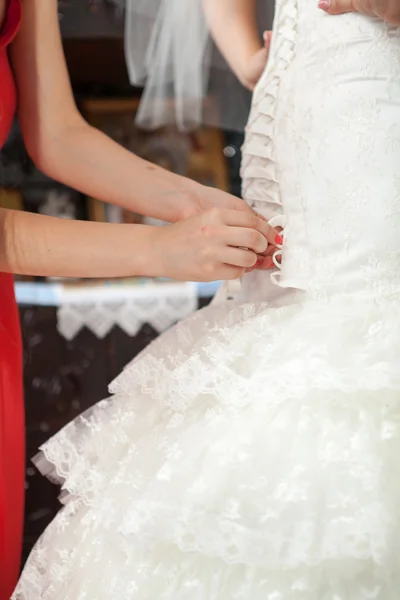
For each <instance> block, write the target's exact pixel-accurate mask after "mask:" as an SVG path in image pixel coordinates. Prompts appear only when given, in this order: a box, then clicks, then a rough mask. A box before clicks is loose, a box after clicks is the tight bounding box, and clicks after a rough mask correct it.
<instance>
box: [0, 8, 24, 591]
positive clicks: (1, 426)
mask: <svg viewBox="0 0 400 600" xmlns="http://www.w3.org/2000/svg"><path fill="white" fill-rule="evenodd" d="M20 21H21V5H20V0H8V2H7V7H6V16H5V20H4V22H3V25H2V27H1V29H0V147H1V146H2V145H3V144H4V142H5V140H6V138H7V136H8V133H9V131H10V127H11V124H12V121H13V117H14V114H15V108H16V92H15V85H14V79H13V76H12V72H11V69H10V65H9V62H8V56H7V46H8V44H9V43H10V42H11V41H12V39H13V37H14V35H15V34H16V32H17V30H18V27H19V24H20ZM24 455H25V448H24V407H23V395H22V347H21V338H20V328H19V319H18V310H17V305H16V302H15V298H14V284H13V277H12V275H8V274H5V273H0V600H9V598H10V595H11V593H12V591H13V588H14V586H15V584H16V582H17V579H18V575H19V567H20V557H21V549H22V527H23V508H24V462H25V456H24Z"/></svg>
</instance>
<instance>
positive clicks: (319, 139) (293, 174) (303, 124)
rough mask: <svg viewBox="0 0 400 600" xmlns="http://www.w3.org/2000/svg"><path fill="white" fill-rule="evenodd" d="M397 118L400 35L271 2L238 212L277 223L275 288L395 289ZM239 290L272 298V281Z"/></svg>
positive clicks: (253, 279) (257, 279)
mask: <svg viewBox="0 0 400 600" xmlns="http://www.w3.org/2000/svg"><path fill="white" fill-rule="evenodd" d="M399 113H400V30H399V29H396V28H393V27H389V26H388V25H386V24H385V23H382V22H380V21H378V20H375V19H371V18H366V17H364V16H362V15H356V14H349V15H344V16H341V17H331V16H328V15H326V14H325V13H323V12H322V11H320V10H319V9H318V8H316V4H315V2H314V1H313V0H305V1H303V2H301V3H300V2H298V1H297V0H281V1H280V2H279V3H278V6H277V11H276V17H275V24H274V34H273V44H272V47H271V54H270V59H269V63H268V66H267V69H266V71H265V73H264V75H263V77H262V78H261V80H260V82H259V84H258V86H257V88H256V90H255V99H254V104H253V108H252V112H251V115H250V119H249V124H248V128H247V135H246V140H245V144H244V149H243V154H244V160H243V169H242V174H243V179H244V185H243V191H244V197H245V199H246V201H247V202H248V203H249V204H250V205H251V206H253V207H254V208H255V209H256V210H258V211H260V212H262V213H263V214H264V215H265V216H266V217H268V218H271V217H272V216H275V215H279V214H281V215H284V217H285V221H286V226H285V244H284V250H283V260H282V267H281V272H280V273H277V274H275V275H274V278H275V281H276V283H277V284H278V286H279V287H281V288H297V289H301V290H304V291H305V292H307V294H310V295H321V294H323V295H326V294H328V295H330V294H332V293H337V292H342V291H343V292H353V291H371V290H372V291H373V292H374V293H387V292H388V291H389V292H390V291H396V290H399V289H400V218H399V216H400V177H399V175H398V164H399V162H400V125H399V119H398V115H399ZM377 157H378V160H377ZM243 289H244V294H245V295H246V293H247V296H249V297H250V299H251V298H252V297H261V298H262V297H264V299H268V297H269V295H270V293H271V282H270V278H269V276H268V274H265V273H254V274H250V275H248V276H246V277H245V278H244V281H243Z"/></svg>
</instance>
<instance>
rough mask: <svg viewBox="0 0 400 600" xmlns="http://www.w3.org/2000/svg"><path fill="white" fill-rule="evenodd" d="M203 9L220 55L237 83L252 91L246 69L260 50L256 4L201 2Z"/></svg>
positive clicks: (225, 0) (234, 0) (247, 0)
mask: <svg viewBox="0 0 400 600" xmlns="http://www.w3.org/2000/svg"><path fill="white" fill-rule="evenodd" d="M203 6H204V11H205V14H206V18H207V20H208V23H209V25H210V29H211V33H212V35H213V38H214V40H215V43H216V44H217V46H218V48H219V49H220V51H221V53H222V54H223V55H224V57H225V59H226V61H227V62H228V63H229V65H230V67H231V68H232V70H233V71H234V73H235V74H236V75H237V77H238V79H239V80H240V81H241V82H242V83H243V84H244V85H245V86H246V87H252V85H251V83H252V82H249V81H248V65H249V62H250V61H251V60H252V58H253V57H254V56H257V55H258V53H259V52H260V49H261V48H262V43H261V41H260V37H259V34H258V28H257V20H256V0H218V2H216V1H215V0H203ZM265 60H266V56H265Z"/></svg>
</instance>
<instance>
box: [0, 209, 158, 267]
mask: <svg viewBox="0 0 400 600" xmlns="http://www.w3.org/2000/svg"><path fill="white" fill-rule="evenodd" d="M156 233H157V232H156V231H155V228H152V227H146V226H142V225H112V224H107V223H92V222H85V221H69V220H67V219H56V218H53V217H45V216H42V215H35V214H32V213H25V212H22V211H11V210H4V209H0V271H2V272H6V273H7V272H8V273H17V274H22V275H39V276H43V277H46V276H59V277H87V278H89V277H99V278H111V277H128V276H133V275H138V276H140V275H143V276H144V275H147V276H151V275H157V273H156V270H157V269H155V268H154V267H155V263H156V261H155V260H154V256H155V254H156V252H157V242H158V238H157V235H154V234H156Z"/></svg>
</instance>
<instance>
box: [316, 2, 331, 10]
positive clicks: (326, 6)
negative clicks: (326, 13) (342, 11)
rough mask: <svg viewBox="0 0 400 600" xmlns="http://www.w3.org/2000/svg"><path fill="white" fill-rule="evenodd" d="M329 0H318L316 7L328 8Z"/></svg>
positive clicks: (329, 5)
mask: <svg viewBox="0 0 400 600" xmlns="http://www.w3.org/2000/svg"><path fill="white" fill-rule="evenodd" d="M331 3H332V2H331V0H319V2H318V8H322V10H329V9H330V7H331Z"/></svg>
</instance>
